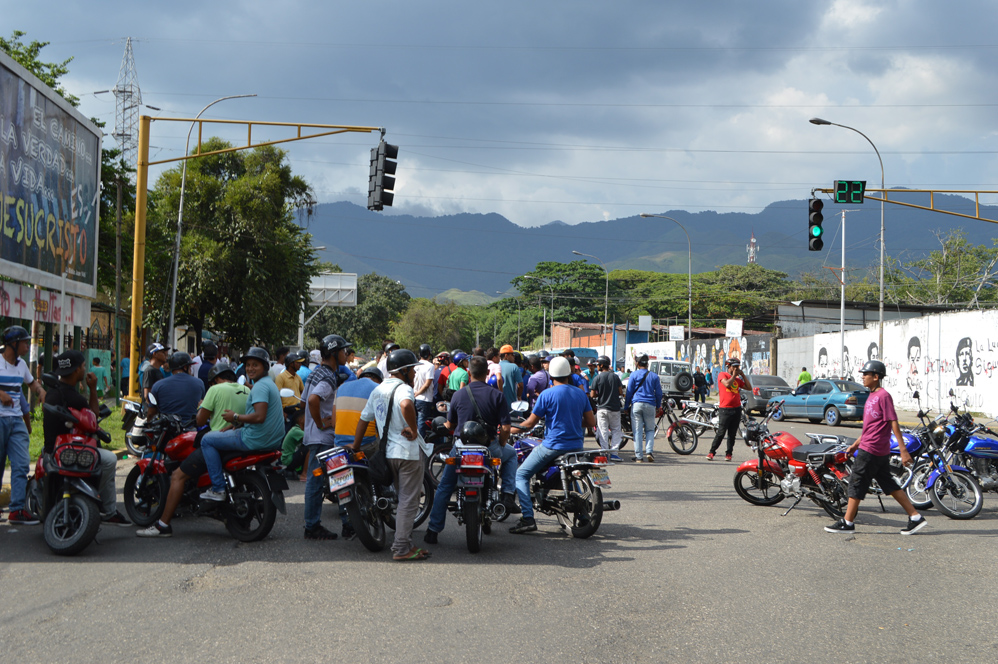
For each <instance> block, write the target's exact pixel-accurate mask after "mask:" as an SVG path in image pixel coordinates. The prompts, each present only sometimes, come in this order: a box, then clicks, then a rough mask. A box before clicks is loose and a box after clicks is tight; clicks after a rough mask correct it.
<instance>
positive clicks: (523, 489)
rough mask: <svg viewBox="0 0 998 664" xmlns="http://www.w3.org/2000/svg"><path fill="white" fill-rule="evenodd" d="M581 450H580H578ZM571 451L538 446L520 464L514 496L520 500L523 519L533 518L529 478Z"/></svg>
mask: <svg viewBox="0 0 998 664" xmlns="http://www.w3.org/2000/svg"><path fill="white" fill-rule="evenodd" d="M579 449H582V448H579ZM569 451H571V450H553V449H551V448H550V447H544V445H538V446H537V447H535V448H534V451H533V452H531V453H530V456H528V457H527V458H526V460H524V462H523V463H521V464H520V467H519V468H518V469H517V471H516V495H517V496H518V497H519V498H520V509H521V510H522V511H523V518H524V519H532V518H533V517H534V502H533V500H531V498H530V478H531V477H533V476H534V475H536V474H537V473H539V472H541V471H542V470H544V469H545V468H547V467H548V466H549V465H551V462H552V461H554V460H555V459H557V458H558V457H560V456H561V455H562V454H564V453H565V452H569Z"/></svg>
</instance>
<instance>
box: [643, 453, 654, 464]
mask: <svg viewBox="0 0 998 664" xmlns="http://www.w3.org/2000/svg"><path fill="white" fill-rule="evenodd" d="M645 461H647V462H648V463H655V455H654V454H649V455H647V456H646V457H645Z"/></svg>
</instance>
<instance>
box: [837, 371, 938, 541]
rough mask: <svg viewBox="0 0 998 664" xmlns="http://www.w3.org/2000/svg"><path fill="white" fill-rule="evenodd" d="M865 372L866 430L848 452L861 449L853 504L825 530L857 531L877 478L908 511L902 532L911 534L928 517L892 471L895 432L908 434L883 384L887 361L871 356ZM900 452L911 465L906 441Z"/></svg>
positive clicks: (851, 489)
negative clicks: (858, 519) (867, 393)
mask: <svg viewBox="0 0 998 664" xmlns="http://www.w3.org/2000/svg"><path fill="white" fill-rule="evenodd" d="M861 373H862V374H863V386H864V387H865V388H866V389H868V390H870V396H869V397H867V398H866V405H865V406H863V433H862V434H860V437H859V440H857V441H856V442H855V443H853V444H852V445H850V446H849V447H848V448H846V455H847V456H852V454H853V452H856V450H857V449H858V450H859V452H858V453H857V454H856V464H855V465H854V466H853V471H852V475H851V476H850V479H849V490H848V491H849V494H848V495H849V504H848V505H847V506H846V513H845V517H844V518H842V519H839V520H838V521H836V522H835V523H834V524H832V525H830V526H825V532H829V533H852V532H855V531H856V526H855V523H854V522H855V521H856V515H857V514H858V513H859V504H860V502H862V500H863V498H865V497H866V492H867V491H868V490H869V489H870V482H872V481H873V480H877V484H879V485H880V488H881V489H882V490H883V492H884V493H889V494H890V495H891V498H893V499H894V500H896V501H897V502H898V504H899V505H900V506H901V507H902V509H904V511H905V512H906V513H907V514H908V525H907V526H905V527H904V528H902V529H901V534H902V535H911V534H914V533H917V532H918V531H919V530H921V529H922V528H924V527H925V526H926V521H925V518H924V517H923V516H922V515H921V514H919V513H918V511H917V510H916V509H915V508H914V506H913V505H912V504H911V501H910V500H908V495H907V494H906V493H905V492H904V491H903V490H902V489H901V487H899V486H898V484H897V482H896V481H894V476H893V475H892V474H891V470H890V468H891V433H893V434H894V435H895V436H896V437H897V439H898V440H904V438H902V437H901V427H899V426H898V416H897V412H896V411H895V410H894V399H893V398H892V397H891V395H890V393H889V392H888V391H887V390H885V389H884V388H882V387H881V386H880V381H881V380H883V379H884V376H886V375H887V367H886V366H884V363H883V362H880V361H878V360H871V361H869V362H867V363H866V364H864V365H863V369H862V370H861ZM899 452H900V453H901V463H902V464H904V465H905V466H911V464H912V463H913V461H912V459H911V455H910V454H908V450H907V449H906V448H905V446H904V445H901V446H900V447H899Z"/></svg>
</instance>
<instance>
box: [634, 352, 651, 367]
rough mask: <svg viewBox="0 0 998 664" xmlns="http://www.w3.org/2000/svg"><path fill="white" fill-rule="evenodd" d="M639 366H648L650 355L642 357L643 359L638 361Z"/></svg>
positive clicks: (640, 358)
mask: <svg viewBox="0 0 998 664" xmlns="http://www.w3.org/2000/svg"><path fill="white" fill-rule="evenodd" d="M637 365H638V366H641V367H644V366H647V365H648V355H642V356H641V357H639V358H638V360H637Z"/></svg>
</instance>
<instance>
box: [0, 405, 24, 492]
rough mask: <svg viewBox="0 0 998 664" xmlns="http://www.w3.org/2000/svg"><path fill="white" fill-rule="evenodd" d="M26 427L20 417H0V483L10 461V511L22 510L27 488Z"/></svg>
mask: <svg viewBox="0 0 998 664" xmlns="http://www.w3.org/2000/svg"><path fill="white" fill-rule="evenodd" d="M30 439H31V437H30V436H29V435H28V427H27V426H26V425H25V424H24V420H23V419H22V418H21V416H20V415H18V416H16V417H0V481H3V472H4V467H5V466H6V465H7V459H10V511H11V512H16V511H17V510H23V509H24V494H25V491H27V488H28V468H29V467H30V465H31V459H30V458H29V457H28V443H29V441H30Z"/></svg>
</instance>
